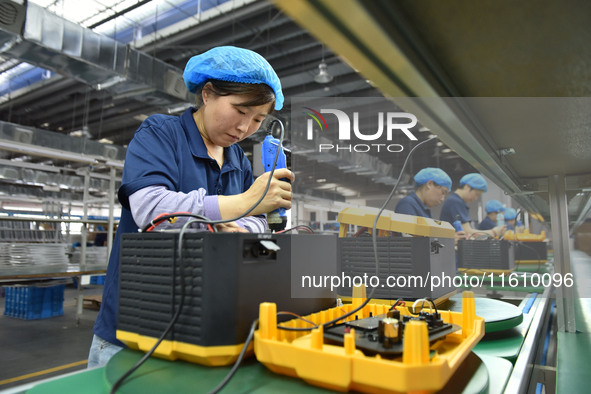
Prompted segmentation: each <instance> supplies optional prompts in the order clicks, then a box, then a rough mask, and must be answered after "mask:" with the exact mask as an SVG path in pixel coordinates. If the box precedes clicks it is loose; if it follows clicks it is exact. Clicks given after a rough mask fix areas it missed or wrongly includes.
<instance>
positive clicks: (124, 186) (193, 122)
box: [88, 47, 294, 368]
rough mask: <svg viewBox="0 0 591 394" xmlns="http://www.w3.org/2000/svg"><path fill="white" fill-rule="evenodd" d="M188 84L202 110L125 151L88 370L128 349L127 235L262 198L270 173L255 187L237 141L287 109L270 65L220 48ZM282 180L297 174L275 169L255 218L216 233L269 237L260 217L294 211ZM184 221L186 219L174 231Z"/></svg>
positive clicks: (150, 131)
mask: <svg viewBox="0 0 591 394" xmlns="http://www.w3.org/2000/svg"><path fill="white" fill-rule="evenodd" d="M183 78H184V80H185V84H186V85H187V88H188V89H189V91H191V92H192V93H197V95H196V96H197V103H198V105H199V109H197V108H189V109H188V110H187V111H186V112H185V113H183V114H182V115H180V116H168V115H152V116H150V117H148V118H147V119H146V120H145V121H144V122H143V123H142V124H141V125H140V127H139V129H138V130H137V131H136V133H135V135H134V137H133V139H132V141H131V142H130V143H129V147H128V149H127V155H126V158H125V166H124V168H123V178H122V181H121V187H120V189H119V192H118V197H119V201H120V202H121V205H122V209H121V220H120V223H119V228H118V230H117V233H116V235H115V240H114V242H113V249H112V252H111V256H110V259H109V265H108V268H107V278H106V282H105V288H104V292H103V302H102V304H101V309H100V311H99V314H98V317H97V320H96V323H95V326H94V334H95V335H94V337H93V342H92V345H91V349H90V354H89V359H88V367H89V368H90V367H94V366H100V365H104V364H106V363H107V361H108V360H109V359H110V358H111V357H112V356H113V355H114V354H115V353H117V352H118V351H119V350H121V349H122V347H123V346H124V345H123V343H121V342H119V341H118V340H117V338H116V336H115V328H116V322H117V308H118V297H119V294H118V281H119V250H120V242H121V234H123V233H130V232H137V231H138V229H141V228H144V227H145V226H147V225H148V224H149V223H150V221H151V220H152V219H154V218H155V217H156V216H158V215H160V214H162V213H173V212H180V211H182V212H191V213H194V214H198V215H202V216H205V217H207V218H209V219H211V220H218V219H231V218H234V217H238V216H240V215H241V214H243V213H244V212H246V210H247V209H248V208H249V207H251V206H252V205H253V204H254V203H255V202H256V201H257V200H258V199H259V198H260V197H261V195H262V194H263V191H264V189H265V186H266V184H267V181H268V179H269V174H270V173H266V174H263V175H261V176H260V177H259V178H257V179H256V180H254V181H253V175H252V169H251V166H250V163H249V161H248V159H247V158H246V157H245V155H244V152H243V151H242V149H241V148H240V147H239V146H238V145H237V144H236V143H237V142H239V141H242V140H243V139H245V138H246V137H248V136H250V135H251V134H253V133H254V132H255V131H257V130H258V129H259V127H260V125H261V123H262V121H263V120H264V119H265V117H266V116H267V115H268V114H269V113H271V112H272V111H273V110H274V109H275V110H279V109H281V108H282V106H283V93H282V92H281V83H280V81H279V78H278V77H277V74H276V73H275V71H274V70H273V68H272V67H271V65H270V64H269V63H268V62H267V61H266V60H265V59H264V58H263V57H261V56H260V55H258V54H256V53H255V52H252V51H249V50H246V49H242V48H236V47H218V48H214V49H211V50H209V51H207V52H205V53H202V54H200V55H197V56H194V57H193V58H191V59H190V60H189V62H188V63H187V65H186V68H185V71H184V74H183ZM281 178H287V179H290V180H291V181H293V179H294V177H293V174H292V173H291V171H289V170H287V169H278V170H276V171H275V172H274V173H273V179H272V180H271V184H270V187H269V190H268V191H267V194H266V196H265V198H264V199H263V200H262V201H261V202H260V204H258V205H257V206H256V208H254V210H253V211H251V212H250V214H249V215H251V216H248V217H245V218H243V219H240V220H238V221H236V222H230V223H225V224H219V225H216V227H217V230H218V231H230V232H237V231H238V232H260V231H264V230H265V228H266V221H265V219H264V217H262V216H260V215H262V214H264V213H267V212H270V211H273V210H274V209H277V208H279V207H283V208H287V209H289V208H290V207H291V185H290V183H289V182H286V181H281V180H280V179H281ZM257 215H259V216H257ZM179 222H183V221H181V220H179V221H178V222H177V223H176V226H179V225H180V224H182V223H179ZM166 224H167V225H168V223H166ZM163 226H164V224H163Z"/></svg>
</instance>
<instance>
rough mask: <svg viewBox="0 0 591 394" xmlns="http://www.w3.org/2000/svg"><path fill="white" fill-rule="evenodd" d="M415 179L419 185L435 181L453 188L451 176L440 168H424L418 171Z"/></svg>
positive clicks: (449, 188)
mask: <svg viewBox="0 0 591 394" xmlns="http://www.w3.org/2000/svg"><path fill="white" fill-rule="evenodd" d="M414 179H415V182H416V184H417V186H421V185H424V184H425V183H427V182H429V181H433V182H434V183H436V184H438V185H439V186H445V187H447V188H448V190H451V178H450V177H449V175H447V174H446V173H445V171H443V170H442V169H440V168H432V167H427V168H423V169H422V170H421V171H419V172H417V174H416V175H415V178H414Z"/></svg>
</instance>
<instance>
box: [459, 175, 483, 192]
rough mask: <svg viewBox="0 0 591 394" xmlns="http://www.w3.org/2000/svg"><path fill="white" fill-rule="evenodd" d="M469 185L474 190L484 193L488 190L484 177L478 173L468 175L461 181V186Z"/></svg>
mask: <svg viewBox="0 0 591 394" xmlns="http://www.w3.org/2000/svg"><path fill="white" fill-rule="evenodd" d="M464 185H468V186H470V187H471V188H472V189H478V190H482V191H483V192H485V191H487V190H488V185H487V184H486V180H485V179H484V177H483V176H482V175H480V174H478V173H476V172H473V173H471V174H466V175H464V176H463V177H462V179H460V186H464Z"/></svg>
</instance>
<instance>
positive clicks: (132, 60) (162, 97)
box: [0, 0, 192, 106]
mask: <svg viewBox="0 0 591 394" xmlns="http://www.w3.org/2000/svg"><path fill="white" fill-rule="evenodd" d="M0 53H2V55H3V56H6V57H12V58H15V59H18V60H21V61H24V62H27V63H30V64H33V65H36V66H39V67H43V68H45V69H49V70H53V71H55V72H57V73H59V74H62V75H65V76H68V77H70V78H73V79H76V80H78V81H80V82H83V83H86V84H89V85H91V86H92V87H93V88H95V89H97V90H102V89H107V90H109V91H110V92H112V93H113V94H114V95H119V96H122V95H125V96H129V97H132V98H134V99H136V100H139V101H143V102H147V103H149V104H151V105H161V106H167V105H172V104H179V103H181V102H191V101H192V99H191V96H190V94H189V92H188V91H187V89H186V87H185V84H184V82H183V80H182V71H181V70H179V69H178V68H176V67H174V66H172V65H170V64H168V63H165V62H163V61H161V60H159V59H156V58H154V57H152V56H150V55H148V54H145V53H143V52H141V51H138V50H136V49H133V48H131V47H130V46H129V45H127V44H122V43H119V42H117V41H115V40H113V39H111V38H109V37H106V36H103V35H101V34H97V33H95V32H94V31H92V30H90V29H87V28H84V27H82V26H79V25H77V24H75V23H73V22H70V21H68V20H66V19H63V18H61V17H59V16H57V15H55V14H53V13H51V12H49V11H46V10H45V9H43V8H41V7H39V6H37V5H35V4H32V3H27V4H26V5H22V4H19V3H18V2H15V1H10V0H0Z"/></svg>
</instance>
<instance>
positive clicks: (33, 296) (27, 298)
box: [4, 285, 66, 320]
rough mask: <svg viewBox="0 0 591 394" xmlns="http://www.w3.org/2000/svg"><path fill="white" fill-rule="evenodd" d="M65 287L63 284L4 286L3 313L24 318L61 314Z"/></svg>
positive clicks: (45, 317) (31, 318) (43, 317)
mask: <svg viewBox="0 0 591 394" xmlns="http://www.w3.org/2000/svg"><path fill="white" fill-rule="evenodd" d="M65 288H66V286H65V285H56V286H48V287H36V286H8V287H6V288H5V289H6V298H5V301H4V315H5V316H10V317H15V318H17V319H24V320H34V319H47V318H49V317H55V316H62V315H63V314H64V290H65Z"/></svg>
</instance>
